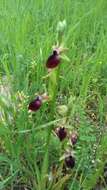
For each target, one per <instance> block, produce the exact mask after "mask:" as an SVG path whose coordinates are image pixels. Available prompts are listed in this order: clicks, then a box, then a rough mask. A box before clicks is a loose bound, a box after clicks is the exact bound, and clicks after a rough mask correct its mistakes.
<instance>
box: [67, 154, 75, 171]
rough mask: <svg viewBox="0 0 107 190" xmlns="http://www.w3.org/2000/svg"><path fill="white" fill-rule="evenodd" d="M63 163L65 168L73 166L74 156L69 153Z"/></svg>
mask: <svg viewBox="0 0 107 190" xmlns="http://www.w3.org/2000/svg"><path fill="white" fill-rule="evenodd" d="M65 165H66V167H67V168H71V169H72V168H73V167H74V166H75V158H74V157H73V156H71V155H69V156H67V157H66V158H65Z"/></svg>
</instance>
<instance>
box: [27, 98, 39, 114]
mask: <svg viewBox="0 0 107 190" xmlns="http://www.w3.org/2000/svg"><path fill="white" fill-rule="evenodd" d="M41 105H42V98H41V96H37V98H36V99H35V100H33V101H32V102H30V103H29V106H28V109H29V110H31V111H37V110H39V108H40V107H41Z"/></svg>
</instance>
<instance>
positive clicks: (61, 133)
mask: <svg viewBox="0 0 107 190" xmlns="http://www.w3.org/2000/svg"><path fill="white" fill-rule="evenodd" d="M56 134H57V136H58V137H59V139H60V141H63V140H64V139H65V138H66V136H67V131H66V129H65V128H64V127H59V128H57V129H56Z"/></svg>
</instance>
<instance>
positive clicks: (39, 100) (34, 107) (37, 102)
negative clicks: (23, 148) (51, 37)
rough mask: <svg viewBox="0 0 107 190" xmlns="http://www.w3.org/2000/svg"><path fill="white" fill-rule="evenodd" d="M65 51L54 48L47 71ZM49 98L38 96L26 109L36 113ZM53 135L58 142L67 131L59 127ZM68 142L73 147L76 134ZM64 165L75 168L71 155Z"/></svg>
mask: <svg viewBox="0 0 107 190" xmlns="http://www.w3.org/2000/svg"><path fill="white" fill-rule="evenodd" d="M65 50H66V49H64V48H62V47H57V48H54V50H53V53H52V54H51V55H50V56H49V57H48V59H47V61H46V67H47V68H48V69H49V70H52V69H54V68H56V67H57V66H58V65H59V64H60V63H61V57H60V54H61V53H62V52H63V51H65ZM48 99H49V97H48V96H47V95H44V94H43V95H39V96H37V97H36V98H35V99H34V100H33V101H31V102H30V103H29V106H28V109H29V110H30V111H33V112H36V111H38V110H39V109H40V107H41V106H42V103H43V101H44V100H45V101H46V100H48ZM55 134H56V135H57V136H58V138H59V140H60V141H63V140H64V139H65V138H66V137H67V131H66V129H65V128H64V127H59V128H57V129H56V130H55ZM70 141H71V143H72V145H75V144H76V142H77V134H76V133H72V134H71V136H70ZM65 164H66V166H67V167H68V168H73V167H74V166H75V158H74V156H72V155H71V154H70V155H68V156H67V157H65Z"/></svg>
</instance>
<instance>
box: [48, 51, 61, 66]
mask: <svg viewBox="0 0 107 190" xmlns="http://www.w3.org/2000/svg"><path fill="white" fill-rule="evenodd" d="M59 63H60V57H59V54H58V52H57V50H54V51H53V54H52V55H50V56H49V58H48V60H47V62H46V67H47V68H49V69H53V68H55V67H57V66H58V65H59Z"/></svg>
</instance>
